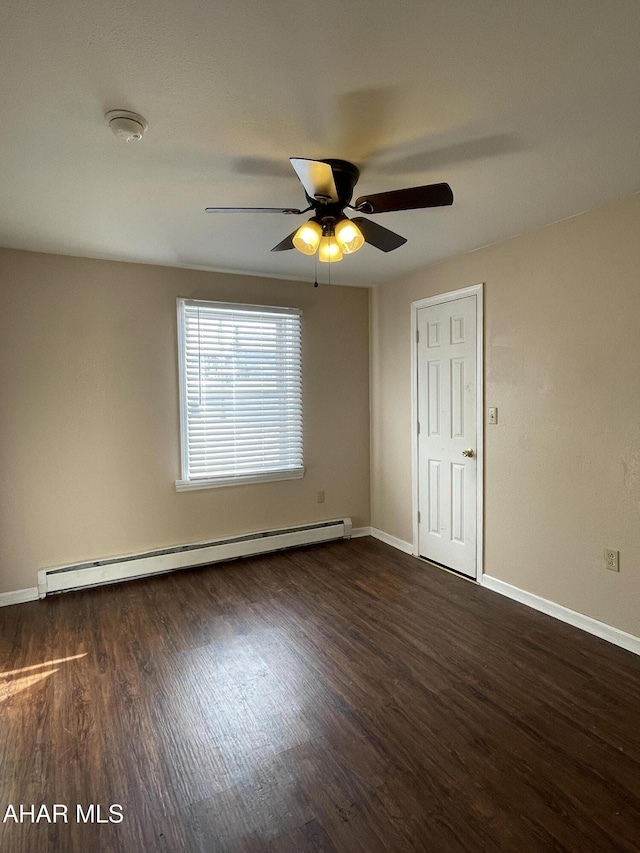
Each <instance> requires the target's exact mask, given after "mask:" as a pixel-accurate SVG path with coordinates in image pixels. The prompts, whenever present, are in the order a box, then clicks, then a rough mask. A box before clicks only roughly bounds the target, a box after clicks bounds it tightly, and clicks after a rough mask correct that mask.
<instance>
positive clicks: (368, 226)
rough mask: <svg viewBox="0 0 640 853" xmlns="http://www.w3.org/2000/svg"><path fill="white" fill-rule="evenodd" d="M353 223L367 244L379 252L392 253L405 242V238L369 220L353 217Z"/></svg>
mask: <svg viewBox="0 0 640 853" xmlns="http://www.w3.org/2000/svg"><path fill="white" fill-rule="evenodd" d="M351 221H352V222H355V224H356V225H357V226H358V228H359V229H360V231H362V236H363V237H364V239H365V241H366V242H367V243H370V244H371V245H372V246H375V247H376V249H380V251H381V252H393V250H394V249H398V248H400V246H404V244H405V243H406V242H407V238H406V237H401V236H400V235H399V234H396V233H395V231H390V230H389V229H388V228H383V227H382V225H378V223H377V222H372V221H371V220H370V219H365V218H364V217H363V216H354V217H353V219H352V220H351Z"/></svg>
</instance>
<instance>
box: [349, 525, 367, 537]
mask: <svg viewBox="0 0 640 853" xmlns="http://www.w3.org/2000/svg"><path fill="white" fill-rule="evenodd" d="M361 536H371V528H370V527H352V528H351V538H352V539H360V537H361Z"/></svg>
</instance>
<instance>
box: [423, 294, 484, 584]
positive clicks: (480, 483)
mask: <svg viewBox="0 0 640 853" xmlns="http://www.w3.org/2000/svg"><path fill="white" fill-rule="evenodd" d="M483 288H484V285H483V283H480V284H474V285H471V287H463V288H461V289H460V290H451V291H449V292H448V293H440V294H438V295H437V296H427V297H426V298H424V299H417V300H416V301H415V302H412V303H411V515H412V519H413V544H412V551H411V553H412V554H413V556H414V557H419V556H420V552H419V540H418V507H419V496H418V347H417V334H418V311H419V310H420V309H421V308H429V307H431V306H433V305H442V304H443V303H445V302H453V301H454V300H456V299H462V298H463V297H465V296H475V297H476V430H477V438H476V463H477V466H476V576H475V581H476V582H477V583H480V582H481V580H482V573H483V570H484V565H483V556H484V547H483V541H484V387H483V378H484V367H483V355H484V344H483V334H482V332H483V328H484V324H483V316H484V315H483ZM471 580H473V578H471Z"/></svg>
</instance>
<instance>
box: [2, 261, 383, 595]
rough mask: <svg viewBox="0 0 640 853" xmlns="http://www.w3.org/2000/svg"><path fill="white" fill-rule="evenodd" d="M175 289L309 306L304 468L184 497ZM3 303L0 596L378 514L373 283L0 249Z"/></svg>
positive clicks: (178, 293)
mask: <svg viewBox="0 0 640 853" xmlns="http://www.w3.org/2000/svg"><path fill="white" fill-rule="evenodd" d="M177 297H190V298H198V299H217V300H222V301H237V302H247V303H259V304H267V305H280V304H282V305H292V306H296V307H299V308H301V309H302V310H303V312H304V313H303V336H304V337H303V347H304V349H303V382H304V386H303V388H304V412H305V466H306V474H305V477H304V479H302V480H290V481H285V482H276V483H262V484H255V485H246V486H237V487H229V488H223V489H211V490H204V491H194V492H182V493H176V491H175V487H174V481H175V480H176V479H177V478H178V477H179V476H180V470H179V462H180V451H179V417H178V374H177V355H176V302H175V301H176V298H177ZM0 298H1V308H2V310H1V312H0V388H1V389H2V404H1V406H0V483H1V486H0V490H1V491H0V592H6V591H10V590H14V589H23V588H27V587H32V586H35V584H36V571H37V570H38V569H39V568H42V567H45V566H53V565H60V564H65V563H69V562H75V561H80V560H85V559H93V558H99V557H106V556H112V555H118V554H126V553H130V552H136V551H140V550H144V549H150V548H157V547H163V546H170V545H175V544H180V543H187V542H194V541H198V540H202V539H208V538H213V537H218V536H225V535H231V534H235V533H241V532H247V531H255V530H260V529H263V528H270V527H276V526H282V525H290V524H298V523H303V522H309V521H314V520H317V519H323V518H332V517H336V516H342V515H349V516H351V517H352V519H353V524H354V526H355V527H359V526H367V525H368V524H369V522H370V519H369V389H368V368H369V364H368V299H369V293H368V291H367V290H364V289H359V288H348V287H322V286H321V287H320V288H318V289H314V288H313V287H312V285H310V284H303V283H298V282H284V281H277V280H273V279H259V278H249V277H244V276H233V275H224V274H216V273H206V272H198V271H194V270H178V269H171V268H166V267H153V266H143V265H136V264H126V263H114V262H110V261H98V260H88V259H81V258H70V257H62V256H57V255H45V254H35V253H30V252H18V251H9V250H0ZM319 489H324V490H325V495H326V501H325V503H324V504H323V505H318V503H317V501H316V497H317V491H318V490H319Z"/></svg>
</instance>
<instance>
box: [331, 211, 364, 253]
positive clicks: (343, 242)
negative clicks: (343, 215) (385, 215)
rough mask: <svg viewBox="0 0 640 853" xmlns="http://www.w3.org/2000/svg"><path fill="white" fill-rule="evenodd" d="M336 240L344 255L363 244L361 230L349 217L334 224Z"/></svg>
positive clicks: (355, 250) (356, 249) (354, 250)
mask: <svg viewBox="0 0 640 853" xmlns="http://www.w3.org/2000/svg"><path fill="white" fill-rule="evenodd" d="M336 240H337V241H338V245H339V246H340V249H341V250H342V251H343V252H344V254H345V255H351V254H353V252H357V251H358V249H361V248H362V247H363V246H364V237H363V236H362V231H361V230H360V229H359V228H358V226H357V225H356V224H355V223H354V222H352V221H351V220H350V219H342V220H341V221H340V222H338V224H337V225H336Z"/></svg>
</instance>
